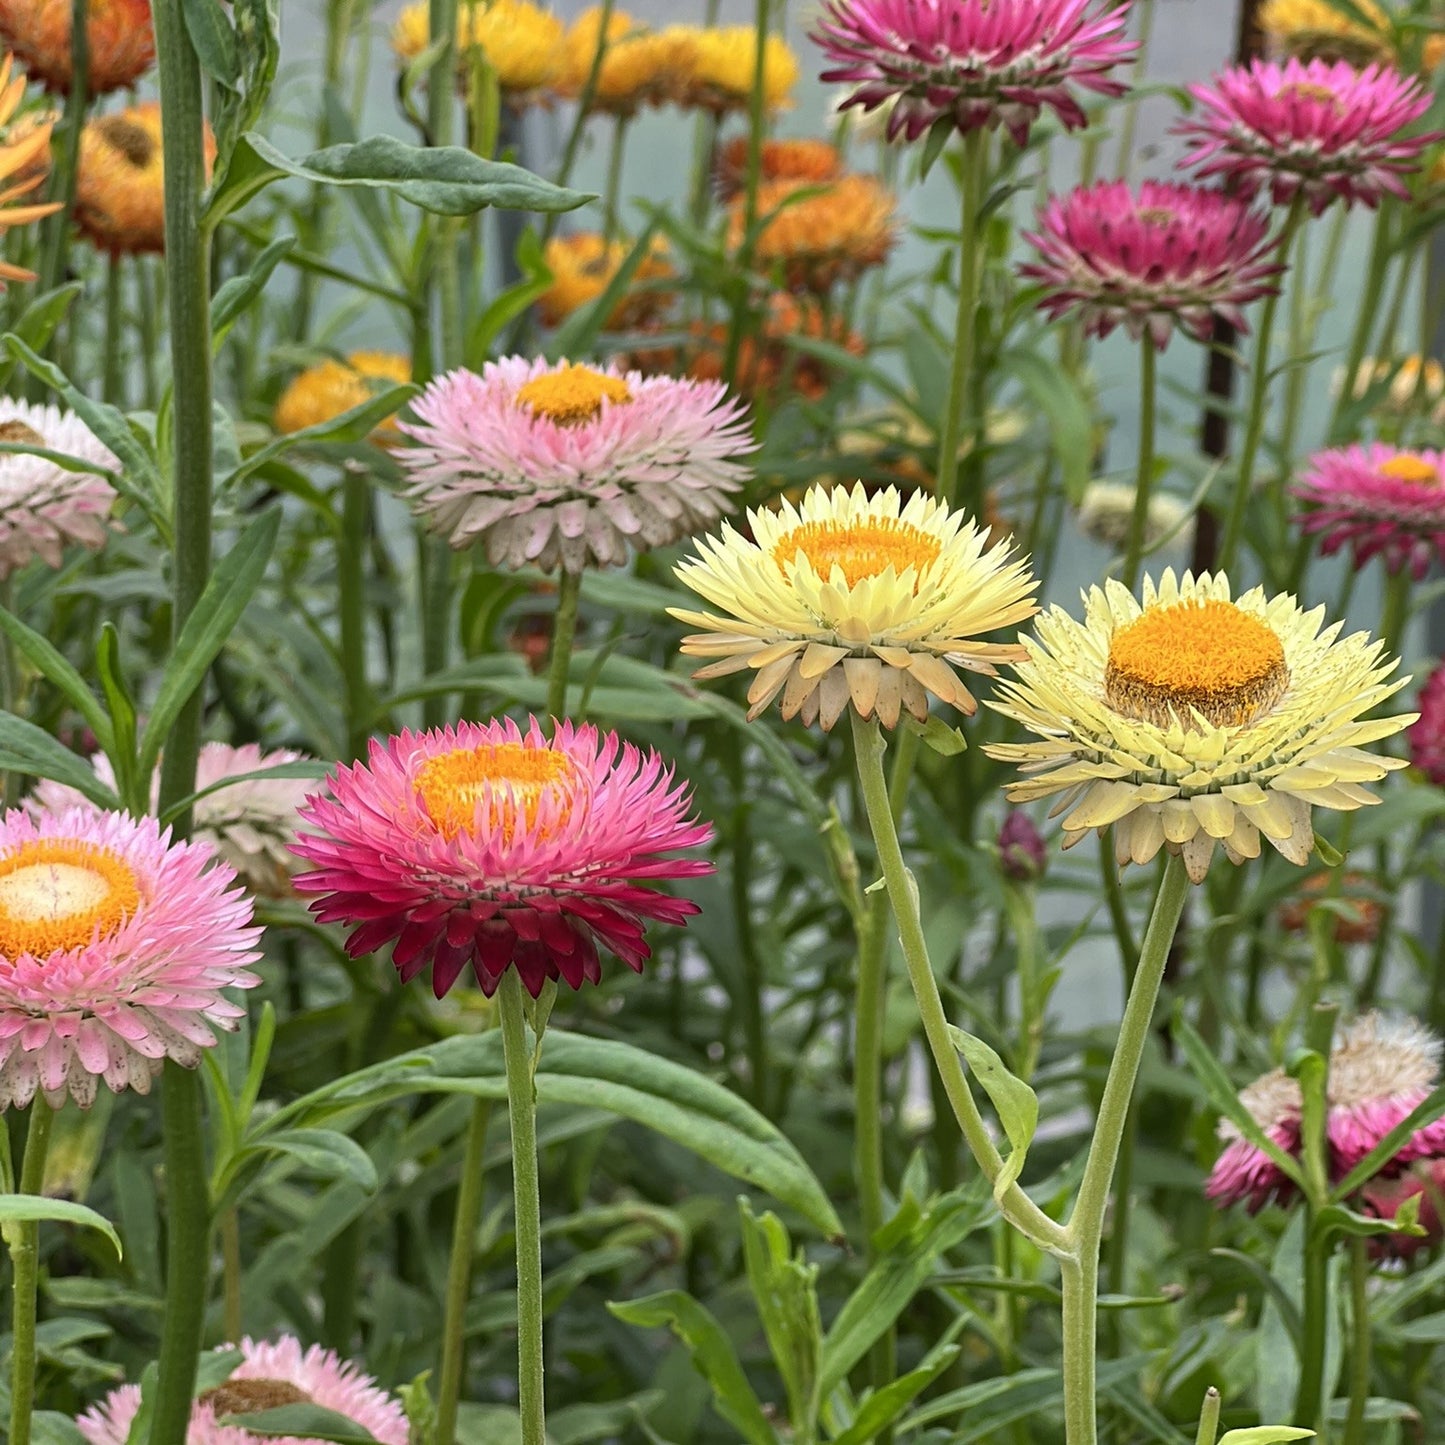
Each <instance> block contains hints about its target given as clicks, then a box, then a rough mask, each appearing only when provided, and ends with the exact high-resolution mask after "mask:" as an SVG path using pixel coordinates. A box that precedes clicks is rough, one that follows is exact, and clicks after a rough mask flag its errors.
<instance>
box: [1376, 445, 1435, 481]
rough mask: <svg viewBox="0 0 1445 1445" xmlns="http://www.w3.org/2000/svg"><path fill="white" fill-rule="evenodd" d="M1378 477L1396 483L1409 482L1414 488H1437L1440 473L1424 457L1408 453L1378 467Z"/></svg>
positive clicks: (1392, 458)
mask: <svg viewBox="0 0 1445 1445" xmlns="http://www.w3.org/2000/svg"><path fill="white" fill-rule="evenodd" d="M1380 475H1381V476H1382V477H1389V478H1391V479H1392V480H1393V481H1397V482H1411V483H1413V484H1414V485H1415V486H1425V485H1427V484H1428V485H1432V486H1439V484H1440V472H1439V470H1438V469H1437V468H1436V467H1434V466H1432V465H1431V464H1430V463H1429V462H1427V461H1426V460H1425V458H1424V457H1416V456H1411V455H1410V454H1409V453H1408V452H1405V453H1402V454H1401V455H1400V456H1398V457H1391V458H1390V460H1389V461H1387V462H1383V463H1382V464H1381V466H1380Z"/></svg>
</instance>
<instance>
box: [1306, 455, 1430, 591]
mask: <svg viewBox="0 0 1445 1445" xmlns="http://www.w3.org/2000/svg"><path fill="white" fill-rule="evenodd" d="M1293 492H1294V495H1295V496H1297V497H1299V498H1300V499H1301V500H1302V501H1305V502H1308V503H1310V510H1309V511H1307V512H1305V513H1303V514H1302V515H1301V516H1300V517H1299V518H1298V519H1297V520H1298V521H1299V524H1300V526H1301V527H1302V528H1303V529H1304V530H1305V531H1306V532H1317V533H1319V534H1320V536H1321V542H1320V551H1321V552H1323V553H1324V554H1325V555H1326V556H1327V557H1328V556H1332V555H1333V554H1334V553H1335V552H1338V551H1339V550H1340V548H1341V547H1344V546H1346V545H1348V546H1349V547H1350V549H1351V551H1352V553H1353V556H1354V561H1355V565H1356V566H1357V567H1360V566H1363V565H1364V564H1365V563H1366V562H1368V561H1369V560H1370V558H1371V557H1375V556H1380V557H1383V558H1384V562H1385V567H1386V569H1387V570H1388V571H1390V572H1392V573H1395V572H1403V571H1404V570H1405V569H1406V568H1407V567H1408V568H1409V570H1410V572H1411V573H1412V574H1413V575H1414V576H1415V578H1416V579H1417V580H1418V579H1419V578H1421V577H1423V576H1424V575H1425V573H1426V572H1427V571H1428V570H1429V568H1430V564H1431V563H1432V562H1433V561H1435V560H1436V559H1437V558H1440V557H1442V556H1445V457H1442V456H1441V454H1440V453H1439V452H1435V451H1402V450H1401V449H1400V448H1398V447H1393V446H1388V445H1386V444H1385V443H1383V442H1371V443H1370V444H1369V445H1368V446H1349V447H1332V448H1330V449H1329V450H1326V451H1322V452H1316V453H1315V454H1314V455H1313V456H1312V457H1311V458H1310V459H1309V463H1308V465H1307V467H1306V469H1305V471H1304V472H1303V474H1302V475H1301V477H1300V479H1299V484H1298V486H1296V487H1294V488H1293Z"/></svg>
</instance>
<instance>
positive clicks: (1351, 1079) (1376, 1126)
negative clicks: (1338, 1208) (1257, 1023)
mask: <svg viewBox="0 0 1445 1445" xmlns="http://www.w3.org/2000/svg"><path fill="white" fill-rule="evenodd" d="M1439 1076H1440V1040H1439V1039H1437V1038H1436V1037H1435V1035H1434V1034H1432V1033H1431V1032H1430V1031H1429V1030H1428V1029H1427V1028H1426V1027H1425V1026H1424V1025H1423V1024H1420V1023H1417V1022H1416V1021H1415V1020H1414V1019H1411V1018H1391V1017H1388V1016H1386V1015H1384V1014H1378V1013H1368V1014H1365V1015H1363V1016H1362V1017H1361V1018H1359V1019H1357V1020H1356V1021H1355V1022H1354V1023H1353V1024H1351V1025H1350V1026H1349V1027H1347V1028H1345V1029H1343V1030H1341V1031H1340V1033H1339V1034H1337V1035H1336V1038H1335V1043H1334V1047H1333V1048H1332V1049H1331V1051H1330V1069H1329V1082H1328V1085H1327V1100H1326V1102H1327V1105H1328V1109H1327V1113H1326V1118H1325V1138H1326V1143H1327V1145H1328V1153H1329V1172H1330V1177H1331V1178H1332V1179H1335V1180H1340V1179H1343V1178H1344V1177H1345V1175H1347V1174H1348V1173H1349V1172H1350V1171H1351V1170H1352V1169H1353V1168H1354V1167H1355V1165H1356V1164H1358V1163H1359V1162H1360V1160H1362V1159H1363V1158H1364V1157H1365V1155H1366V1154H1368V1153H1369V1152H1370V1150H1371V1149H1373V1148H1374V1147H1375V1145H1376V1144H1378V1143H1379V1142H1380V1140H1382V1139H1383V1138H1384V1137H1385V1135H1386V1134H1388V1133H1389V1132H1390V1131H1391V1130H1392V1129H1393V1128H1394V1127H1395V1126H1396V1125H1397V1124H1399V1123H1400V1122H1402V1121H1403V1120H1404V1119H1405V1118H1407V1117H1408V1116H1409V1115H1410V1114H1411V1113H1412V1112H1413V1111H1414V1110H1415V1108H1416V1107H1417V1106H1418V1105H1420V1104H1422V1103H1423V1102H1424V1101H1425V1099H1426V1098H1427V1097H1428V1096H1429V1094H1430V1092H1431V1090H1432V1089H1434V1087H1435V1085H1436V1083H1437V1081H1438V1079H1439ZM1239 1102H1240V1103H1241V1104H1242V1105H1244V1107H1245V1109H1247V1110H1248V1111H1249V1114H1250V1116H1251V1118H1253V1119H1254V1121H1255V1123H1256V1124H1258V1125H1259V1128H1260V1130H1261V1131H1262V1132H1263V1133H1264V1134H1265V1136H1266V1137H1267V1138H1268V1139H1270V1140H1271V1141H1272V1142H1273V1143H1275V1144H1277V1145H1278V1146H1279V1147H1280V1148H1281V1149H1283V1150H1284V1151H1285V1153H1287V1154H1298V1152H1299V1149H1300V1121H1301V1108H1302V1095H1301V1092H1300V1086H1299V1081H1298V1080H1297V1079H1293V1078H1291V1077H1290V1076H1289V1074H1287V1073H1286V1072H1285V1071H1284V1070H1283V1069H1272V1070H1271V1071H1270V1072H1269V1073H1267V1074H1265V1075H1263V1076H1262V1077H1261V1078H1259V1079H1256V1080H1255V1081H1254V1083H1252V1084H1250V1085H1249V1086H1248V1087H1247V1088H1246V1089H1244V1090H1242V1091H1241V1093H1240V1095H1239ZM1218 1133H1219V1137H1220V1138H1221V1139H1222V1140H1224V1141H1225V1149H1224V1152H1223V1153H1222V1154H1221V1155H1220V1156H1219V1159H1218V1161H1217V1162H1216V1163H1215V1166H1214V1169H1213V1172H1212V1173H1211V1174H1210V1176H1209V1183H1208V1184H1207V1185H1206V1186H1205V1191H1204V1192H1205V1193H1206V1195H1208V1197H1209V1198H1211V1199H1215V1200H1218V1201H1219V1203H1220V1204H1222V1205H1224V1204H1239V1203H1244V1204H1247V1205H1248V1207H1249V1209H1250V1211H1251V1212H1253V1211H1255V1210H1257V1209H1260V1208H1262V1207H1263V1206H1264V1205H1265V1204H1267V1203H1268V1202H1269V1201H1270V1199H1272V1198H1279V1199H1281V1200H1287V1199H1288V1197H1289V1195H1290V1192H1291V1190H1292V1187H1293V1186H1292V1185H1291V1184H1290V1182H1289V1180H1288V1178H1287V1177H1286V1176H1285V1174H1284V1172H1283V1171H1282V1170H1281V1169H1280V1167H1279V1166H1278V1165H1277V1164H1276V1163H1275V1162H1274V1160H1272V1159H1271V1158H1270V1157H1269V1155H1268V1154H1266V1153H1265V1152H1264V1150H1262V1149H1261V1148H1259V1146H1258V1145H1256V1144H1254V1143H1253V1142H1251V1141H1250V1140H1249V1139H1247V1138H1245V1137H1244V1136H1243V1135H1242V1134H1241V1132H1240V1129H1239V1126H1238V1125H1237V1124H1235V1123H1234V1122H1233V1121H1231V1120H1229V1119H1224V1120H1221V1121H1220V1124H1219V1129H1218ZM1442 1151H1445V1120H1439V1119H1437V1120H1436V1121H1435V1122H1434V1123H1433V1124H1427V1125H1426V1126H1425V1127H1424V1128H1422V1129H1420V1130H1417V1131H1416V1133H1415V1134H1413V1135H1412V1136H1411V1137H1410V1138H1409V1139H1407V1140H1406V1141H1405V1142H1404V1143H1403V1144H1402V1145H1401V1146H1400V1148H1399V1149H1398V1150H1397V1151H1396V1153H1395V1155H1394V1157H1393V1158H1392V1159H1391V1161H1390V1162H1389V1164H1387V1165H1386V1169H1385V1173H1386V1176H1387V1177H1388V1176H1389V1175H1391V1174H1393V1173H1397V1172H1398V1171H1399V1170H1400V1169H1401V1168H1403V1167H1404V1166H1406V1165H1408V1164H1411V1163H1412V1162H1414V1161H1415V1160H1417V1159H1428V1158H1432V1157H1435V1156H1438V1155H1439V1154H1441V1153H1442Z"/></svg>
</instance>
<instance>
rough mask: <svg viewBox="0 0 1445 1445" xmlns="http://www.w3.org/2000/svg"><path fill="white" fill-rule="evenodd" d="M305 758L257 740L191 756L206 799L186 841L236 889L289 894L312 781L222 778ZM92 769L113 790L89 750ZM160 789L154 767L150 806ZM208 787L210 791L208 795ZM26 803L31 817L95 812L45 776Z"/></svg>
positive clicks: (102, 761)
mask: <svg viewBox="0 0 1445 1445" xmlns="http://www.w3.org/2000/svg"><path fill="white" fill-rule="evenodd" d="M306 761H308V759H307V758H306V757H305V756H304V755H303V754H301V753H297V752H293V751H292V750H291V749H290V748H277V749H276V750H275V751H274V752H269V753H263V752H262V751H261V749H260V747H259V746H258V745H257V744H256V743H243V744H242V745H241V746H240V747H232V746H231V745H230V744H229V743H206V744H205V745H204V746H203V747H202V748H201V751H200V756H199V757H198V758H197V759H196V788H195V791H196V792H198V793H205V797H203V798H198V799H197V800H196V804H195V807H194V809H193V812H192V825H191V836H192V837H193V838H195V839H196V840H197V841H198V842H202V843H209V844H210V845H211V846H212V847H213V848H214V849H215V850H216V853H217V855H218V856H219V857H220V858H222V859H223V860H224V861H225V862H226V863H228V864H229V865H230V866H231V867H232V868H233V869H235V871H236V876H237V878H238V880H239V881H240V882H241V884H242V885H243V886H244V887H245V888H247V889H248V890H249V891H250V892H252V893H257V894H260V895H261V896H262V897H266V898H282V897H285V896H286V895H287V894H289V893H290V892H291V874H292V873H294V872H295V871H296V870H297V869H298V868H300V867H301V866H302V864H301V860H300V859H299V858H298V857H297V856H296V855H295V854H294V853H293V852H292V851H291V839H292V837H293V836H294V835H295V832H296V825H297V823H298V821H299V819H300V810H301V805H302V804H303V803H304V802H305V801H306V794H307V792H308V790H309V789H310V787H311V784H310V782H309V781H308V780H307V779H305V778H249V779H247V780H246V781H245V782H240V783H227V782H226V780H227V779H228V778H239V777H244V776H245V774H247V773H259V772H263V771H266V770H269V769H271V768H279V767H282V766H284V765H286V764H288V763H299V762H306ZM90 765H91V767H92V768H94V769H95V775H96V777H98V778H99V779H100V780H101V782H103V783H104V784H105V785H106V786H107V787H108V788H114V787H115V769H114V768H112V767H111V764H110V759H109V758H108V757H106V755H105V754H104V753H101V752H96V753H92V754H91V757H90ZM220 784H225V786H218V785H220ZM160 786H161V773H160V768H159V766H157V768H156V771H155V775H154V776H153V777H152V778H151V790H150V804H151V807H152V809H154V808H155V807H156V804H157V802H158V801H159V798H160ZM210 788H215V789H216V791H215V792H208V791H207V790H208V789H210ZM24 806H25V809H26V811H27V812H30V813H39V812H51V813H58V812H60V811H62V810H63V809H66V808H89V809H91V810H92V811H93V812H97V813H98V812H100V811H101V810H100V809H99V808H97V807H96V805H95V804H94V803H92V802H91V801H90V800H89V799H88V798H87V797H86V796H85V794H84V793H81V792H77V791H76V789H74V788H68V787H66V786H65V784H64V783H55V782H51V781H50V780H49V779H41V781H39V782H38V783H36V785H35V789H34V791H33V792H32V793H31V794H30V796H29V797H28V798H27V799H26V800H25V803H24Z"/></svg>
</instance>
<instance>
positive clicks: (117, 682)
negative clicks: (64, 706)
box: [92, 621, 150, 814]
mask: <svg viewBox="0 0 1445 1445" xmlns="http://www.w3.org/2000/svg"><path fill="white" fill-rule="evenodd" d="M95 667H96V671H97V672H98V673H99V674H100V687H101V691H102V692H103V693H104V694H105V705H106V707H107V708H109V709H110V731H111V737H110V742H109V745H107V744H106V741H105V738H104V736H103V735H102V734H101V733H99V732H97V733H96V736H97V737H99V738H101V746H102V747H104V748H105V750H106V756H107V757H109V758H110V765H111V768H112V769H113V770H114V772H115V782H116V789H117V791H118V792H119V793H120V801H121V806H122V807H124V808H125V809H126V810H127V811H129V812H134V813H137V814H139V813H143V812H145V811H146V810H147V809H148V808H149V806H150V790H149V779H147V787H146V789H145V790H144V791H142V790H141V789H140V787H139V786H138V785H139V781H140V780H139V779H138V778H137V777H136V730H135V725H136V716H135V703H134V701H133V700H132V698H131V695H130V688H129V687H128V686H127V685H126V680H125V673H124V672H123V671H122V669H121V665H120V634H119V633H118V632H117V631H116V630H115V624H114V623H113V622H109V621H106V622H103V623H102V624H101V628H100V636H99V637H98V638H96V642H95ZM92 726H93V725H92Z"/></svg>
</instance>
